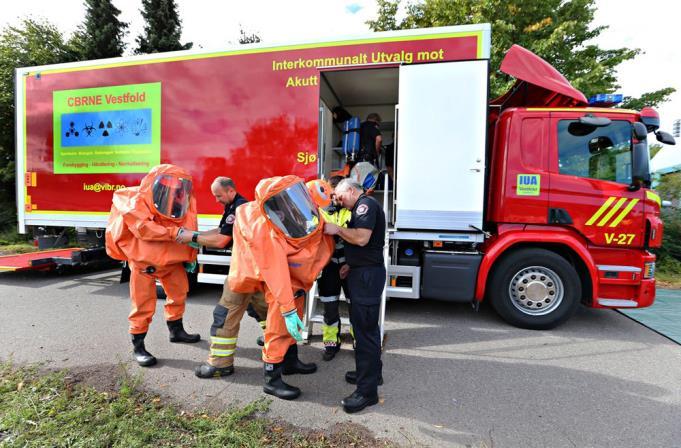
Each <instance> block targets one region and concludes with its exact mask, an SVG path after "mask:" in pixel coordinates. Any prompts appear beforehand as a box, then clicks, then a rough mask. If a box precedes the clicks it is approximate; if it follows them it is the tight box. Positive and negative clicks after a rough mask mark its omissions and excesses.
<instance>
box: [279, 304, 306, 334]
mask: <svg viewBox="0 0 681 448" xmlns="http://www.w3.org/2000/svg"><path fill="white" fill-rule="evenodd" d="M282 316H284V321H285V322H286V329H287V330H288V332H289V334H290V335H291V336H292V337H293V339H295V340H296V341H298V342H301V341H302V340H303V337H302V336H301V335H300V330H302V329H303V328H304V327H303V321H301V320H300V317H298V310H296V309H295V308H293V309H292V310H291V311H288V312H286V313H282Z"/></svg>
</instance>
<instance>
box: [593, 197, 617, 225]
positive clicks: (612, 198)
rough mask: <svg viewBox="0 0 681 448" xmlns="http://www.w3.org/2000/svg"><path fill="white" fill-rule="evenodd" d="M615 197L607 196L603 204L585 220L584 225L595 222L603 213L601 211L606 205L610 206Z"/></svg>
mask: <svg viewBox="0 0 681 448" xmlns="http://www.w3.org/2000/svg"><path fill="white" fill-rule="evenodd" d="M615 199H616V198H614V197H609V198H608V200H607V201H605V204H603V205H601V208H599V209H598V211H597V212H596V213H594V214H593V216H591V218H589V220H588V221H587V222H586V225H587V226H590V225H591V224H593V223H594V222H596V220H597V219H598V218H599V217H600V216H601V215H602V214H603V212H604V211H605V210H606V209H607V208H608V207H610V204H612V203H613V202H614V201H615Z"/></svg>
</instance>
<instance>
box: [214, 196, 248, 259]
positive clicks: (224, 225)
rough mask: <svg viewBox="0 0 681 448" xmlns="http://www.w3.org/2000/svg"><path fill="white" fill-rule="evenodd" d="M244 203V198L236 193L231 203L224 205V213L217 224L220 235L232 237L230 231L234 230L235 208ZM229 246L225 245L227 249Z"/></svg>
mask: <svg viewBox="0 0 681 448" xmlns="http://www.w3.org/2000/svg"><path fill="white" fill-rule="evenodd" d="M246 202H248V201H247V200H246V198H244V197H243V196H241V195H240V194H239V193H237V194H236V196H234V200H233V201H232V203H231V204H228V205H225V212H224V213H223V214H222V219H220V224H218V229H219V232H220V235H226V236H232V230H233V229H234V219H235V218H236V215H235V213H236V208H237V207H238V206H240V205H241V204H245V203H246ZM230 245H231V242H230V244H228V245H227V247H229V246H230Z"/></svg>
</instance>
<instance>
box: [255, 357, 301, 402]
mask: <svg viewBox="0 0 681 448" xmlns="http://www.w3.org/2000/svg"><path fill="white" fill-rule="evenodd" d="M283 370H284V363H283V362H280V363H278V364H270V363H267V362H266V363H265V385H264V386H263V387H262V391H263V392H265V393H266V394H270V395H274V396H275V397H277V398H281V399H283V400H295V399H296V398H298V396H299V395H300V389H298V388H297V387H294V386H291V385H289V384H286V383H285V382H284V380H282V379H281V374H282V371H283Z"/></svg>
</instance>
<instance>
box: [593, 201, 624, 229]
mask: <svg viewBox="0 0 681 448" xmlns="http://www.w3.org/2000/svg"><path fill="white" fill-rule="evenodd" d="M625 202H627V198H620V200H619V201H617V204H615V205H613V206H612V208H611V209H610V211H609V212H608V213H607V214H606V215H605V216H604V217H603V219H601V220H600V221H598V224H597V225H598V227H603V226H604V225H605V224H606V223H607V222H608V221H610V218H612V215H614V214H615V213H617V210H619V209H620V207H621V206H622V205H624V203H625Z"/></svg>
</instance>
